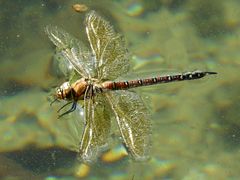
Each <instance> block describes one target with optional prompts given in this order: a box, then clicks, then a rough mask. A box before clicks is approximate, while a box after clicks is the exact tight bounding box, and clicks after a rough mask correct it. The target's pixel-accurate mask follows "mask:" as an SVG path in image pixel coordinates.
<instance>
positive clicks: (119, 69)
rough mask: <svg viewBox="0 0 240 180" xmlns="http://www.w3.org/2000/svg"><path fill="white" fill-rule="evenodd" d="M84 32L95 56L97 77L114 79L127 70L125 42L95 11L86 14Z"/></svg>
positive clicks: (127, 61) (127, 58)
mask: <svg viewBox="0 0 240 180" xmlns="http://www.w3.org/2000/svg"><path fill="white" fill-rule="evenodd" d="M86 32H87V36H88V40H89V43H90V46H91V49H92V51H93V54H94V57H95V61H96V63H95V65H96V69H97V76H98V79H103V80H106V79H110V80H114V79H116V78H117V77H119V76H120V75H121V74H125V73H127V72H128V70H129V57H128V56H129V55H128V51H127V49H126V45H125V42H124V41H123V38H122V36H121V35H120V34H117V33H116V32H115V31H114V29H113V27H112V26H111V25H110V24H109V22H108V21H106V20H105V19H103V18H102V17H101V16H99V15H98V14H97V13H96V12H95V11H90V12H89V13H88V14H87V16H86Z"/></svg>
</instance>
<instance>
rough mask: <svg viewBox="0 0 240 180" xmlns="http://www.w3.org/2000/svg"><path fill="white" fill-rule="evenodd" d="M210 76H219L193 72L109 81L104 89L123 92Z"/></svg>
mask: <svg viewBox="0 0 240 180" xmlns="http://www.w3.org/2000/svg"><path fill="white" fill-rule="evenodd" d="M209 74H217V73H216V72H204V71H193V72H187V73H183V74H175V75H166V76H158V77H153V78H146V79H139V80H131V81H119V82H112V81H108V82H104V83H103V84H102V87H103V88H105V89H109V90H121V89H129V88H135V87H140V86H150V85H154V84H159V83H169V82H173V81H185V80H194V79H200V78H202V77H204V76H206V75H209Z"/></svg>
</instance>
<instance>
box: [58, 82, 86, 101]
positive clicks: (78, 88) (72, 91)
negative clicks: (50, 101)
mask: <svg viewBox="0 0 240 180" xmlns="http://www.w3.org/2000/svg"><path fill="white" fill-rule="evenodd" d="M87 85H88V83H87V81H86V80H85V79H84V78H81V79H79V80H77V81H75V82H74V83H72V84H70V83H69V82H68V81H67V82H64V83H63V84H62V85H61V86H60V87H59V88H58V89H57V92H56V96H57V98H58V99H65V100H75V101H77V100H79V99H83V96H84V93H85V90H86V87H87Z"/></svg>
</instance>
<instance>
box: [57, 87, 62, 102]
mask: <svg viewBox="0 0 240 180" xmlns="http://www.w3.org/2000/svg"><path fill="white" fill-rule="evenodd" d="M56 94H57V98H59V99H62V97H63V91H62V90H61V88H57V91H56Z"/></svg>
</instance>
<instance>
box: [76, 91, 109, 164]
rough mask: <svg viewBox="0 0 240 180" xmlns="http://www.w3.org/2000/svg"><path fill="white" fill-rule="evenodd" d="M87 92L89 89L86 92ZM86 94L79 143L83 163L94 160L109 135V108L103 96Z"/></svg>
mask: <svg viewBox="0 0 240 180" xmlns="http://www.w3.org/2000/svg"><path fill="white" fill-rule="evenodd" d="M87 91H88V92H89V89H88V90H87ZM87 96H90V97H91V94H89V93H87V94H86V96H85V100H84V119H85V128H84V132H83V135H82V139H81V143H80V149H79V153H80V158H81V159H82V160H83V161H85V162H92V161H94V160H95V159H96V157H97V154H98V151H99V149H100V148H103V147H105V146H107V142H108V138H109V135H110V127H111V121H110V115H109V112H108V110H109V107H108V104H107V103H106V102H105V98H104V97H103V94H97V95H95V96H94V97H91V98H86V97H87Z"/></svg>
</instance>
